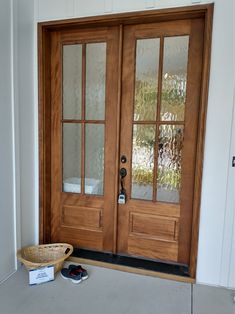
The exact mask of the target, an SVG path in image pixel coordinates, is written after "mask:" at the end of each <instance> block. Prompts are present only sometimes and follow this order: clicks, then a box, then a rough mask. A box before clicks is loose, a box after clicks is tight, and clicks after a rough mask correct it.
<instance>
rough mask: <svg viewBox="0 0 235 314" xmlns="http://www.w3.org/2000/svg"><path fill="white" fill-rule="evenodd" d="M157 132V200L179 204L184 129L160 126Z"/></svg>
mask: <svg viewBox="0 0 235 314" xmlns="http://www.w3.org/2000/svg"><path fill="white" fill-rule="evenodd" d="M159 131H160V132H159V146H158V178H157V200H158V201H160V202H170V203H179V198H180V185H181V162H182V146H183V136H184V128H183V126H178V125H161V126H160V130H159Z"/></svg>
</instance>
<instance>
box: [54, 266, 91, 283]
mask: <svg viewBox="0 0 235 314" xmlns="http://www.w3.org/2000/svg"><path fill="white" fill-rule="evenodd" d="M60 274H61V277H62V278H64V279H70V280H71V281H72V282H73V283H80V282H82V281H83V280H86V279H87V278H88V273H87V271H86V269H84V268H83V267H82V266H81V265H69V267H68V268H62V269H61V272H60Z"/></svg>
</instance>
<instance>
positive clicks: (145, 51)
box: [134, 38, 160, 121]
mask: <svg viewBox="0 0 235 314" xmlns="http://www.w3.org/2000/svg"><path fill="white" fill-rule="evenodd" d="M159 46H160V39H159V38H153V39H139V40H137V47H136V78H135V110H134V120H135V121H146V120H150V121H151V120H155V119H156V112H157V89H158V86H157V83H158V65H159Z"/></svg>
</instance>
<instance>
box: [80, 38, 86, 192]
mask: <svg viewBox="0 0 235 314" xmlns="http://www.w3.org/2000/svg"><path fill="white" fill-rule="evenodd" d="M85 116H86V44H83V45H82V121H81V127H82V143H81V147H82V150H81V151H82V152H81V154H82V156H81V194H84V193H85V182H84V181H85V158H86V156H85V154H86V152H85V143H86V142H85V140H86V139H85V136H86V134H85V123H84V120H85Z"/></svg>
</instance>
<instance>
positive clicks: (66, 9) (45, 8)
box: [31, 0, 75, 20]
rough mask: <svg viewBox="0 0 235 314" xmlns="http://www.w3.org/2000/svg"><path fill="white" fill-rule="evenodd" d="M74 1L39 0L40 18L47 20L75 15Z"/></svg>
mask: <svg viewBox="0 0 235 314" xmlns="http://www.w3.org/2000/svg"><path fill="white" fill-rule="evenodd" d="M31 1H32V0H31ZM74 1H75V0H37V6H38V19H39V20H46V19H60V18H70V17H73V15H74V5H75V3H74ZM32 2H33V1H32Z"/></svg>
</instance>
